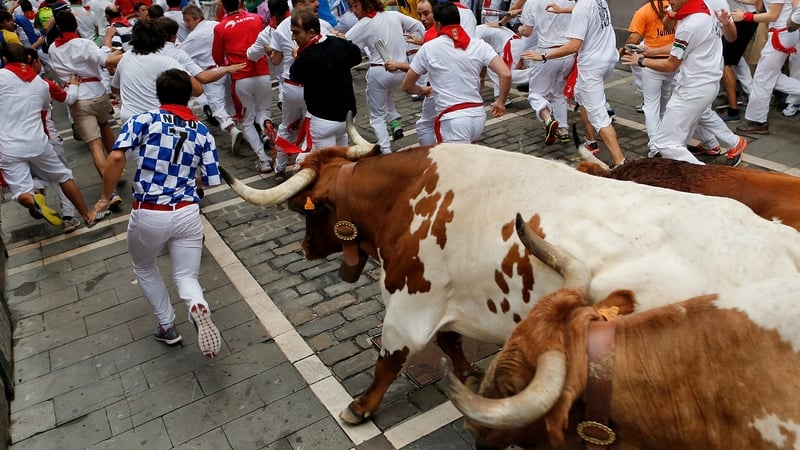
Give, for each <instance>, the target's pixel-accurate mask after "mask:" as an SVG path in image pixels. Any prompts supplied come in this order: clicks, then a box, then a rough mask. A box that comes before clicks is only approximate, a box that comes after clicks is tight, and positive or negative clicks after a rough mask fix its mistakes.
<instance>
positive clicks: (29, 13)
mask: <svg viewBox="0 0 800 450" xmlns="http://www.w3.org/2000/svg"><path fill="white" fill-rule="evenodd" d="M22 15H24V16H25V18H26V19H28V20H33V19H35V18H36V11H25V12H23V13H22Z"/></svg>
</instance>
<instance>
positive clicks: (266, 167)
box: [256, 161, 272, 173]
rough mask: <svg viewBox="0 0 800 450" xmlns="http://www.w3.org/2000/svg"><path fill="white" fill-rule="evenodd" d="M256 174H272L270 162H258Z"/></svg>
mask: <svg viewBox="0 0 800 450" xmlns="http://www.w3.org/2000/svg"><path fill="white" fill-rule="evenodd" d="M256 172H258V173H270V172H272V165H271V164H270V163H269V161H256Z"/></svg>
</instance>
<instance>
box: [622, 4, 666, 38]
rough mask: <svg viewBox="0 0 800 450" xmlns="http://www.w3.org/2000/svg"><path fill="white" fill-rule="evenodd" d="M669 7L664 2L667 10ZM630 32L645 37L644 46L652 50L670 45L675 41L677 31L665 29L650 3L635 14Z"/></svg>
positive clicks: (629, 28)
mask: <svg viewBox="0 0 800 450" xmlns="http://www.w3.org/2000/svg"><path fill="white" fill-rule="evenodd" d="M667 5H669V3H667V2H664V8H665V9H666V7H667ZM628 31H629V32H631V33H639V34H641V35H642V36H644V45H646V46H648V47H651V48H653V47H663V46H665V45H670V44H672V41H674V40H675V31H674V30H673V31H667V30H665V29H664V24H663V23H662V22H661V19H660V18H659V17H658V13H657V12H656V11H655V10H654V9H653V7H652V6H650V4H649V3H647V4H645V5H644V6H642V7H641V8H639V9H637V10H636V12H635V13H633V18H631V24H630V25H629V26H628Z"/></svg>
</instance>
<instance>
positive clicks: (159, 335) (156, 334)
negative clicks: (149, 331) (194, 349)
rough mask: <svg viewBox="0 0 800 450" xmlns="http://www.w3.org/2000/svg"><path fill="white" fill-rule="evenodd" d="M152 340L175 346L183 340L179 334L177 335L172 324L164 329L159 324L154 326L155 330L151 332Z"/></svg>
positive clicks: (176, 329) (176, 330)
mask: <svg viewBox="0 0 800 450" xmlns="http://www.w3.org/2000/svg"><path fill="white" fill-rule="evenodd" d="M153 338H155V340H157V341H159V342H163V343H165V344H167V345H175V344H177V343H178V342H180V341H181V339H183V337H182V336H181V334H180V333H178V328H176V327H175V324H174V323H171V324H169V325H168V326H166V327H165V326H163V325H161V324H158V325H156V329H155V330H153Z"/></svg>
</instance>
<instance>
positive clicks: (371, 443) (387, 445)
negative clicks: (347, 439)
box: [356, 434, 395, 450]
mask: <svg viewBox="0 0 800 450" xmlns="http://www.w3.org/2000/svg"><path fill="white" fill-rule="evenodd" d="M356 450H395V448H394V446H393V445H392V443H391V442H389V440H388V439H386V436H384V435H382V434H379V435H377V436H375V437H374V438H372V439H370V440H367V441H364V442H362V443H360V444H358V445H357V446H356Z"/></svg>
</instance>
